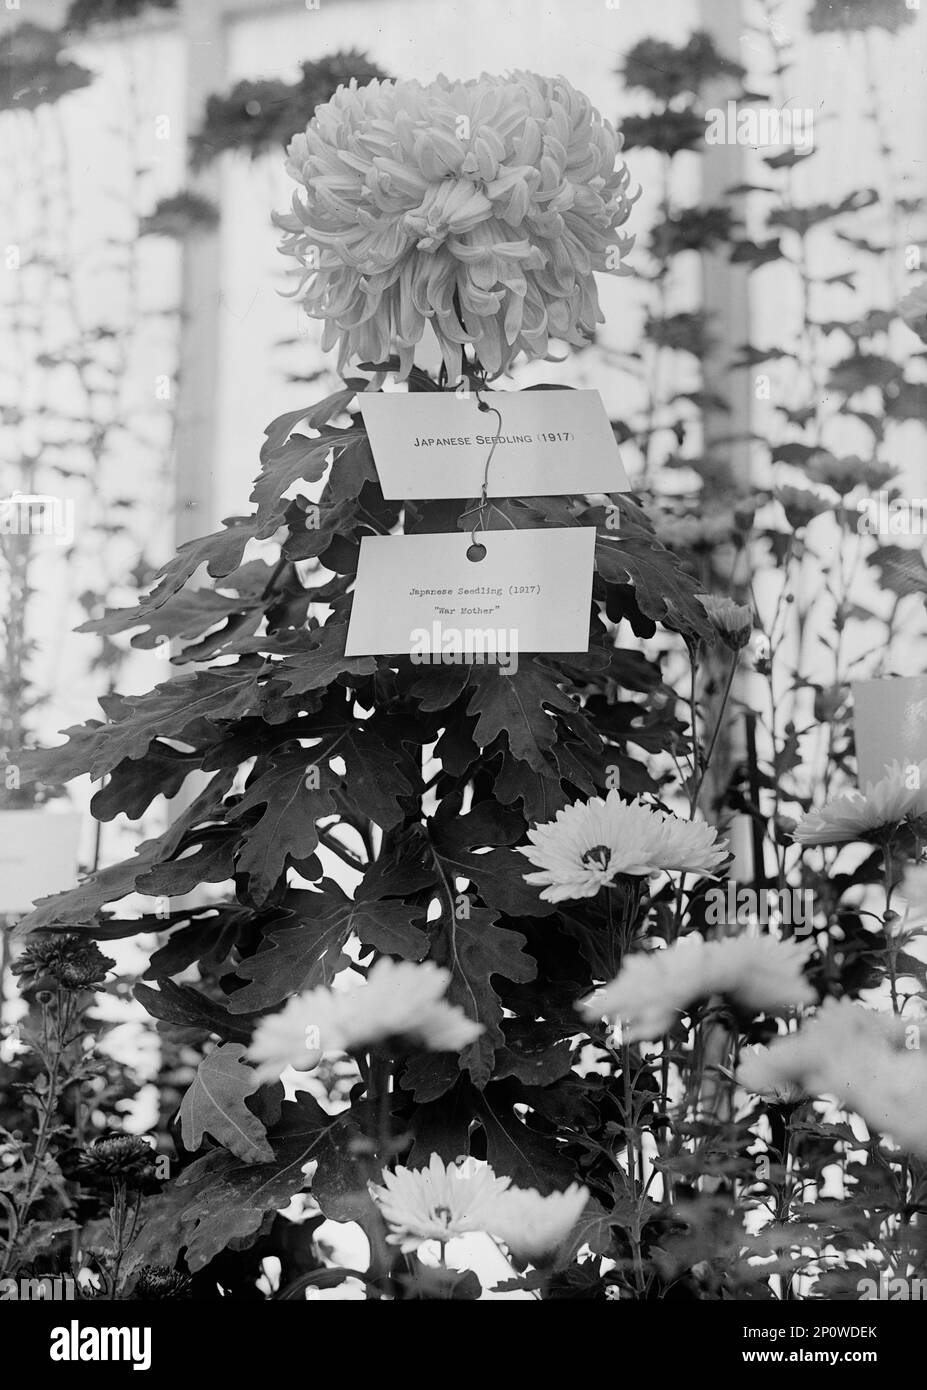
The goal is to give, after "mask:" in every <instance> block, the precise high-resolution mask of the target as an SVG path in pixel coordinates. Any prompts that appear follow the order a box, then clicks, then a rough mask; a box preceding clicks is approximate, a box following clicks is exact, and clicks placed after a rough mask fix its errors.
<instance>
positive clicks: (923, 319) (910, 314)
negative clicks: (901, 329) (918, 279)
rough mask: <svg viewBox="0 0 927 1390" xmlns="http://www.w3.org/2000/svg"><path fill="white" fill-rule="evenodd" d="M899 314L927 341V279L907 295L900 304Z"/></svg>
mask: <svg viewBox="0 0 927 1390" xmlns="http://www.w3.org/2000/svg"><path fill="white" fill-rule="evenodd" d="M898 314H899V316H900V318H902V319H903V320H904V322H905V323H906V324H907V325H908V327H909V328H910V329H911V330H912V332H914V333H916V334H917V336H918V337H919V338H921V339H923V341H924V342H925V343H927V280H924V281H923V283H922V284H920V285H917V286H916V287H915V288H914V289H913V290H911V291H910V293H909V294H906V295H905V297H904V299H902V300H901V302H900V303H899V305H898Z"/></svg>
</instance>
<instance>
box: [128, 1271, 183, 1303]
mask: <svg viewBox="0 0 927 1390" xmlns="http://www.w3.org/2000/svg"><path fill="white" fill-rule="evenodd" d="M135 1297H136V1298H189V1297H190V1276H189V1275H188V1274H181V1273H180V1271H179V1270H177V1269H169V1268H168V1266H167V1265H143V1267H142V1270H141V1272H140V1274H139V1276H138V1280H137V1281H136V1284H135Z"/></svg>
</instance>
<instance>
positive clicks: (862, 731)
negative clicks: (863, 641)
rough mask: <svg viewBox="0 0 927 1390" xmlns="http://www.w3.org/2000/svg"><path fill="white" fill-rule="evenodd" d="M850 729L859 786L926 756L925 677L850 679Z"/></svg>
mask: <svg viewBox="0 0 927 1390" xmlns="http://www.w3.org/2000/svg"><path fill="white" fill-rule="evenodd" d="M853 728H854V732H855V735H856V760H857V764H858V768H859V772H858V781H859V785H860V786H861V787H864V786H865V785H866V783H867V782H877V781H878V780H879V778H880V777H884V776H885V771H886V767H887V765H888V764H889V763H891V762H896V763H900V764H901V765H902V767H905V766H907V765H908V764H910V763H919V762H922V761H923V760H924V759H925V758H927V676H898V677H895V678H892V677H888V678H887V679H885V680H875V681H854V683H853Z"/></svg>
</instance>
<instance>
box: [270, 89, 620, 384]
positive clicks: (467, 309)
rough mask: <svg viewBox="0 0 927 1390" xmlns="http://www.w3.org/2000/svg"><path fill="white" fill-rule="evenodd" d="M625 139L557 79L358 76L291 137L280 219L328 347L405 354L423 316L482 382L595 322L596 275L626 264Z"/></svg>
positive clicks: (409, 354) (584, 332)
mask: <svg viewBox="0 0 927 1390" xmlns="http://www.w3.org/2000/svg"><path fill="white" fill-rule="evenodd" d="M621 145H622V141H621V137H620V136H619V135H618V134H616V132H615V131H614V130H613V129H612V127H611V126H610V125H609V124H608V122H607V121H603V120H602V118H601V116H600V115H599V113H598V112H597V111H596V110H595V109H594V108H593V107H592V105H591V104H590V102H589V101H588V99H587V98H586V97H585V96H583V95H582V93H580V92H577V91H576V90H575V89H574V88H573V87H571V86H570V84H569V82H567V81H565V80H564V79H563V78H545V77H538V76H537V75H536V74H535V73H530V72H514V73H512V74H511V76H509V77H490V76H487V75H485V74H484V75H483V76H482V77H480V78H478V79H475V80H473V81H469V82H451V81H449V80H448V79H447V78H446V77H439V78H438V80H437V81H436V82H432V83H429V84H427V85H422V84H421V83H418V82H412V81H410V82H377V81H374V82H369V83H368V84H367V85H366V86H363V87H358V86H357V85H356V83H354V82H352V83H351V84H350V85H349V86H347V87H339V88H338V91H337V92H336V93H335V95H334V96H333V97H332V99H331V101H329V102H326V103H324V104H323V105H322V106H319V107H318V108H317V109H316V112H315V114H314V116H313V117H312V120H311V121H310V122H309V125H308V126H307V127H306V131H305V133H304V134H299V135H296V136H294V137H293V140H292V141H291V143H290V145H289V148H288V150H287V154H288V160H287V170H288V171H289V173H290V174H291V175H292V176H293V178H294V179H295V180H296V181H297V182H298V183H300V184H301V185H302V189H301V190H300V191H299V192H298V193H297V194H295V195H294V198H293V211H292V213H291V214H287V215H284V216H280V217H278V218H277V219H276V220H277V223H278V225H279V226H281V227H283V228H284V230H285V231H286V232H287V233H288V235H287V236H286V237H285V238H284V241H283V244H282V247H281V250H282V251H283V252H284V254H286V255H290V256H294V257H295V258H296V260H297V261H298V262H299V264H300V266H301V267H302V275H301V285H300V290H299V291H298V292H299V293H301V294H302V296H303V298H302V302H303V305H304V307H305V309H306V312H307V313H308V314H310V315H311V316H312V317H313V318H318V319H323V320H324V321H325V331H324V335H323V338H322V346H323V348H324V349H326V350H328V349H329V348H332V347H334V346H335V345H336V344H337V345H338V346H339V349H340V355H339V369H341V368H343V367H344V366H345V365H346V363H347V361H348V359H349V358H350V357H352V356H356V357H357V358H358V359H359V360H360V361H371V362H384V361H386V360H387V359H388V358H389V357H390V356H391V355H393V354H395V355H397V356H398V358H399V364H400V366H399V375H400V376H407V375H408V373H409V371H410V370H411V367H412V365H413V354H414V350H415V347H416V345H417V344H418V343H419V342H420V340H421V338H422V335H423V333H424V330H425V326H426V324H427V323H430V324H431V326H432V328H433V330H434V332H435V335H436V337H437V339H438V341H439V343H440V346H441V351H442V354H443V357H444V361H445V364H446V366H447V369H448V373H449V374H450V376H451V378H452V380H453V379H456V377H457V375H458V374H459V372H460V366H461V352H462V347H463V345H464V344H465V343H471V344H472V345H473V350H474V352H475V354H476V357H477V359H478V360H479V362H480V364H481V365H482V366H483V368H484V369H485V370H486V371H487V372H488V373H489V374H490V375H493V376H495V375H498V374H499V373H501V372H503V371H505V370H506V369H507V368H508V367H509V365H510V364H511V362H512V360H513V359H514V358H515V356H516V355H517V354H518V353H519V352H524V353H526V354H527V356H528V357H531V358H536V357H544V356H546V355H547V353H548V350H549V340H550V339H551V338H556V339H561V340H563V341H565V342H569V343H576V344H582V343H584V342H586V341H587V340H588V338H589V335H590V334H591V333H592V331H593V330H594V328H595V326H596V324H598V323H601V322H602V314H601V311H600V309H599V302H598V294H597V291H596V285H595V280H594V278H593V272H595V271H613V272H621V271H622V270H623V269H624V267H623V257H624V256H626V255H627V253H628V251H629V250H630V247H631V240H632V239H631V238H629V237H627V236H623V235H620V234H619V231H618V229H619V228H620V227H621V226H622V225H623V224H624V222H625V221H626V220H627V217H628V215H629V212H630V208H631V201H630V199H629V197H628V194H627V188H628V182H629V177H628V172H627V169H626V168H625V166H624V164H623V163H621V162H620V161H619V160H618V154H619V151H620V149H621Z"/></svg>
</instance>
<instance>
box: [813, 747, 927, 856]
mask: <svg viewBox="0 0 927 1390" xmlns="http://www.w3.org/2000/svg"><path fill="white" fill-rule="evenodd" d="M923 817H927V760H925V761H924V762H922V763H917V764H911V765H910V766H905V765H902V764H901V763H892V764H891V765H890V767H889V768H888V771H887V773H886V775H885V776H884V777H882V778H880V779H879V781H878V782H867V784H866V788H865V791H848V792H841V793H840V795H839V796H833V797H831V799H830V800H829V801H826V802H825V803H824V805H823V806H821V807H820V808H818V807H812V809H811V810H810V811H806V812H805V814H804V815H803V816H802V818H801V820H800V821H799V822H798V825H797V827H796V829H795V831H794V839H795V840H796V841H797V842H798V843H799V844H802V845H841V844H846V843H848V842H849V841H852V840H868V841H871V842H872V843H874V844H877V843H879V842H880V841H882V840H884V839H886V838H888V837H890V836H891V835H892V834H893V833H894V832H895V830H896V829H897V828H898V826H900V825H902V824H904V822H905V821H910V820H920V819H922V818H923Z"/></svg>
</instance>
